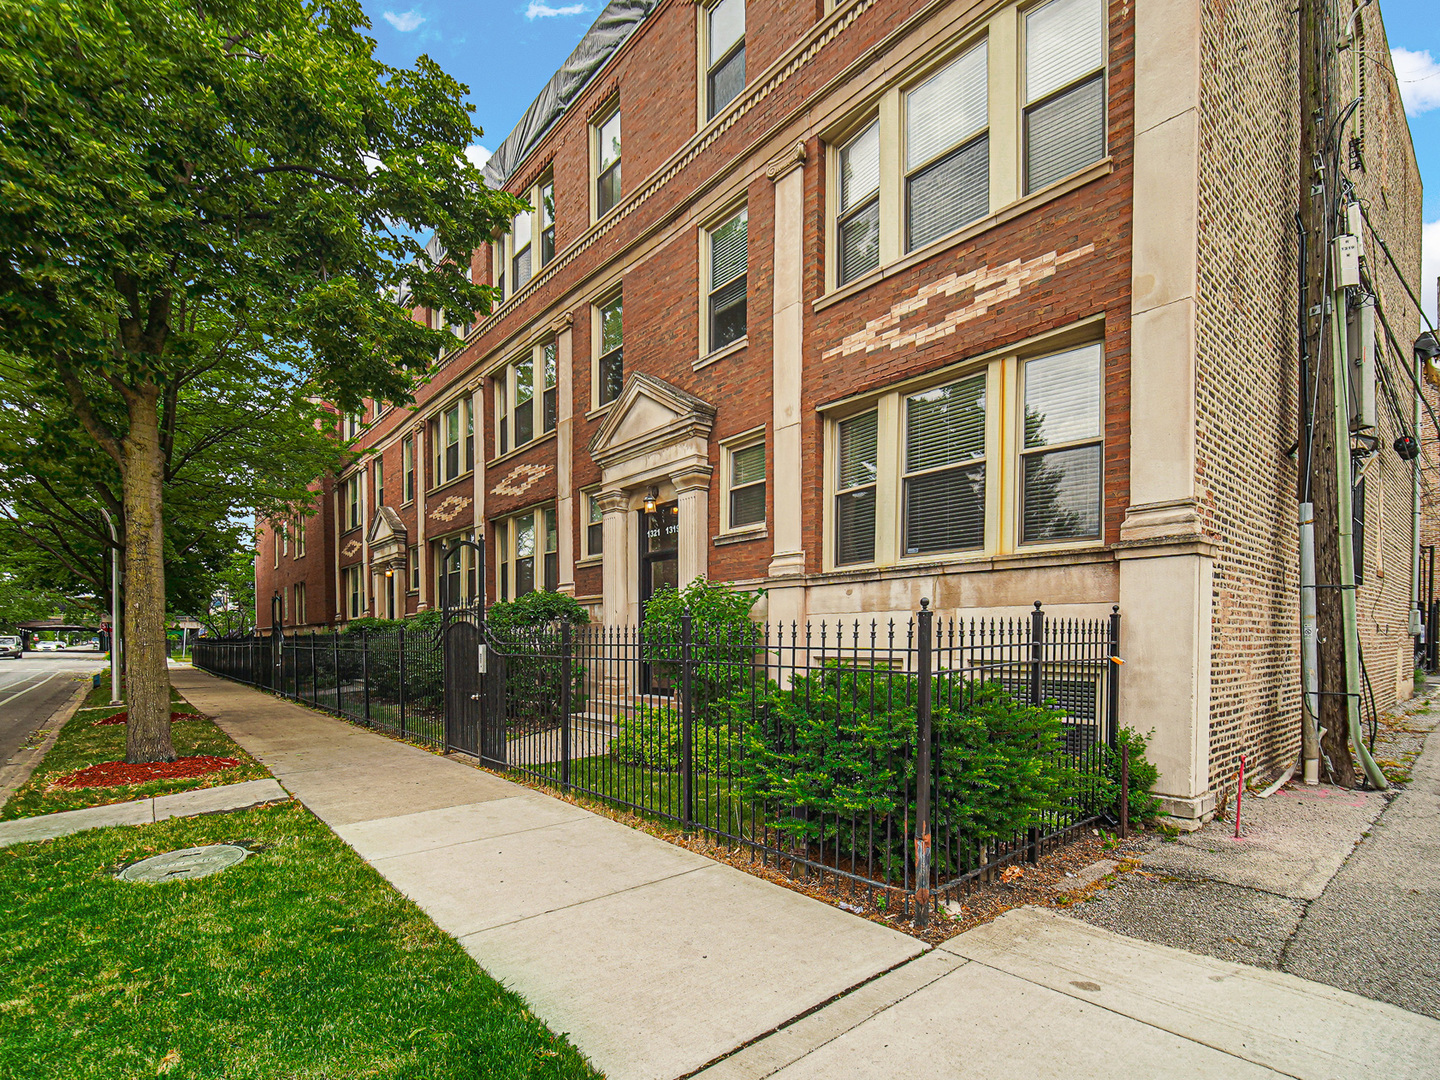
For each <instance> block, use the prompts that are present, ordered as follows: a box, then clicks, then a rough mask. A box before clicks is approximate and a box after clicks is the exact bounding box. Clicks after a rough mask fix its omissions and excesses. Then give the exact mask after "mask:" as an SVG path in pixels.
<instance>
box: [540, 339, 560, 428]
mask: <svg viewBox="0 0 1440 1080" xmlns="http://www.w3.org/2000/svg"><path fill="white" fill-rule="evenodd" d="M555 349H556V347H555V342H553V341H547V342H546V343H545V344H544V345H542V346H540V366H541V373H542V374H541V378H542V379H543V382H542V384H541V388H540V395H541V396H540V430H541V431H554V430H555V419H556V413H557V411H558V409H559V387H558V384H557V381H556V380H557V376H558V374H559V369H558V366H557V357H556V351H555Z"/></svg>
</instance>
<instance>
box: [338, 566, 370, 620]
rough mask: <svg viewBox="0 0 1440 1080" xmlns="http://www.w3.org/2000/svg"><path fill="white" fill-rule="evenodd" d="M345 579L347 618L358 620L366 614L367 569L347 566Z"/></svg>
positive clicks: (344, 574) (344, 572) (344, 573)
mask: <svg viewBox="0 0 1440 1080" xmlns="http://www.w3.org/2000/svg"><path fill="white" fill-rule="evenodd" d="M343 577H344V585H345V589H344V596H345V600H346V604H345V615H346V618H349V619H358V618H360V616H362V615H364V614H365V568H364V567H362V566H347V567H345V569H344V571H343Z"/></svg>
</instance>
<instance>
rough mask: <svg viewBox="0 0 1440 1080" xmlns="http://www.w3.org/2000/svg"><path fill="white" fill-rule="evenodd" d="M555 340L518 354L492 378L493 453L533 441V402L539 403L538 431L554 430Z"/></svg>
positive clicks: (555, 390)
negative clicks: (493, 409) (493, 404)
mask: <svg viewBox="0 0 1440 1080" xmlns="http://www.w3.org/2000/svg"><path fill="white" fill-rule="evenodd" d="M558 375H559V367H558V360H557V355H556V345H555V339H554V338H551V339H550V340H549V341H544V342H541V343H540V344H538V345H534V346H532V347H531V348H529V349H527V350H526V351H525V352H523V353H521V354H520V355H519V356H517V357H515V359H513V360H511V361H510V363H508V364H506V365H505V366H504V367H503V368H501V369H500V370H499V371H498V372H496V373H495V375H494V376H492V382H493V384H494V387H495V414H496V415H495V453H496V454H497V455H499V454H504V453H507V452H508V451H509V450H511V449H516V450H518V449H519V448H520V447H522V446H524V445H525V444H526V443H528V442H530V441H531V440H533V439H534V438H535V436H536V435H537V432H536V430H535V423H536V419H537V418H536V415H535V402H536V399H537V398H538V399H539V402H540V416H539V418H538V419H539V423H540V430H539V432H538V434H545V433H547V432H551V431H554V430H555V421H556V419H557V411H558V398H557V396H556V395H557V393H558V390H557V377H558Z"/></svg>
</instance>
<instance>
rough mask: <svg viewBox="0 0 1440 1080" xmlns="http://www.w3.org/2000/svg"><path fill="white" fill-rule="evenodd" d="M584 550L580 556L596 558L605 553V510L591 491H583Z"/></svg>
mask: <svg viewBox="0 0 1440 1080" xmlns="http://www.w3.org/2000/svg"><path fill="white" fill-rule="evenodd" d="M583 498H584V500H585V550H584V552H583V553H582V557H583V558H586V559H593V558H597V557H599V556H600V555H603V554H604V553H605V512H604V511H603V510H601V509H600V500H599V499H598V498H597V497H596V493H595V492H593V491H587V492H585V494H584V496H583Z"/></svg>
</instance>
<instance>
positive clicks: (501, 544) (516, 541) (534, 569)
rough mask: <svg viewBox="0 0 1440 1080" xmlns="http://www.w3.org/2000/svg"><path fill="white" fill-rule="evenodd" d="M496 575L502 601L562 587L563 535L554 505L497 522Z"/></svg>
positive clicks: (527, 511) (552, 590)
mask: <svg viewBox="0 0 1440 1080" xmlns="http://www.w3.org/2000/svg"><path fill="white" fill-rule="evenodd" d="M495 550H496V553H497V554H496V567H495V576H496V578H497V579H498V582H499V587H500V599H501V600H515V599H519V598H520V597H522V596H524V595H525V594H526V593H529V592H534V591H535V590H536V589H544V590H545V591H546V592H554V591H555V589H556V588H557V587H558V586H559V584H560V533H559V529H558V524H557V518H556V512H555V508H554V507H553V506H547V507H540V508H539V509H535V510H526V511H525V512H524V513H521V514H516V515H514V516H513V517H510V518H507V519H505V520H504V521H498V522H496V523H495Z"/></svg>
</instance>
